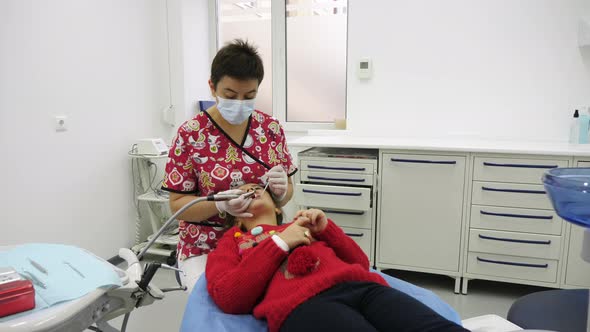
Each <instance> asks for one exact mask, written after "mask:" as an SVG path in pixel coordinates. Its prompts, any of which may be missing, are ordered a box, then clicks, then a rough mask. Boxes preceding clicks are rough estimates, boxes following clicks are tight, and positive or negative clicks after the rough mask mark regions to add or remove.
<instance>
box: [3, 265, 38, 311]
mask: <svg viewBox="0 0 590 332" xmlns="http://www.w3.org/2000/svg"><path fill="white" fill-rule="evenodd" d="M33 308H35V288H34V287H33V283H32V282H31V281H30V280H27V279H25V278H23V277H21V275H20V274H18V273H17V272H16V271H15V270H14V269H13V268H11V267H0V317H4V316H8V315H12V314H15V313H18V312H22V311H26V310H31V309H33Z"/></svg>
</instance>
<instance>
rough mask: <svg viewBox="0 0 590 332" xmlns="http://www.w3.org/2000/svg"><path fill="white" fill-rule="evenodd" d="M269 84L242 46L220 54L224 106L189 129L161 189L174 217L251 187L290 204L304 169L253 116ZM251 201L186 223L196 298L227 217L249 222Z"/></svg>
mask: <svg viewBox="0 0 590 332" xmlns="http://www.w3.org/2000/svg"><path fill="white" fill-rule="evenodd" d="M263 77H264V68H263V65H262V59H261V58H260V56H259V55H258V52H257V50H256V48H254V47H253V46H252V45H250V44H249V43H248V42H245V41H242V40H239V39H237V40H234V41H233V42H231V43H229V44H227V45H225V46H224V47H223V48H221V49H220V50H219V51H218V52H217V55H216V56H215V58H214V59H213V63H212V65H211V77H210V79H209V88H210V89H211V94H212V95H213V96H214V97H215V99H216V101H217V103H216V104H215V105H214V106H212V107H211V108H209V109H207V110H206V111H204V112H200V113H199V114H197V115H196V116H195V117H194V118H193V119H191V120H188V121H186V122H185V123H184V124H182V125H181V126H180V128H179V129H178V133H177V135H176V137H175V139H174V142H173V144H172V146H171V148H170V152H169V158H168V162H167V164H166V174H165V179H164V182H163V185H162V189H163V190H166V191H168V192H170V209H171V210H172V212H173V213H174V212H175V211H178V210H179V209H180V208H181V207H182V206H184V205H185V204H187V203H188V202H190V201H192V200H193V199H195V198H197V197H199V196H207V195H209V194H216V193H222V192H223V193H234V194H235V193H237V194H243V193H245V192H243V191H242V190H240V189H238V188H239V187H240V186H242V185H244V184H246V183H259V184H260V185H262V186H264V185H266V184H267V182H268V189H269V191H270V193H271V194H272V195H273V196H274V198H275V199H276V200H277V201H278V202H279V205H280V206H283V205H285V204H286V203H287V202H288V201H289V200H290V199H291V196H292V195H293V182H292V180H291V176H292V175H293V174H295V172H297V168H296V166H295V165H294V164H293V162H292V160H291V155H290V154H289V151H288V149H287V141H286V138H285V133H284V131H283V128H282V127H281V125H280V124H279V122H278V121H277V120H276V119H275V118H273V117H271V116H269V115H267V114H265V113H262V112H260V111H258V110H255V109H254V104H255V100H256V95H257V93H258V88H259V86H260V83H261V82H262V79H263ZM251 200H252V198H246V197H240V198H236V199H233V200H230V201H220V202H201V203H197V204H195V205H193V206H192V207H191V208H189V209H188V210H187V211H186V212H184V213H183V214H182V215H181V216H180V217H181V219H182V220H180V222H179V231H180V234H179V237H180V240H179V243H178V247H177V258H178V265H179V268H181V269H182V270H183V271H185V273H186V277H184V276H183V277H182V279H183V280H182V282H183V284H184V285H185V286H187V287H188V291H189V292H190V291H192V288H193V286H194V284H195V282H196V281H197V279H198V278H199V276H200V275H201V274H202V273H203V272H204V271H205V264H206V262H207V254H208V253H209V252H211V251H212V250H214V249H215V247H216V246H217V241H218V240H219V239H220V238H221V236H222V235H223V233H224V232H225V230H226V229H227V227H225V226H226V225H225V218H226V216H227V215H232V216H235V217H250V216H251V215H250V213H248V212H246V210H247V208H248V205H249V204H250V201H251Z"/></svg>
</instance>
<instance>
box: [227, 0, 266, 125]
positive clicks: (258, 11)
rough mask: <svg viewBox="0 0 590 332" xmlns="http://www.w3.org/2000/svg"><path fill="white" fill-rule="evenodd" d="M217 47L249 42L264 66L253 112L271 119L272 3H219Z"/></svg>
mask: <svg viewBox="0 0 590 332" xmlns="http://www.w3.org/2000/svg"><path fill="white" fill-rule="evenodd" d="M217 6H218V9H219V16H218V17H219V46H220V47H222V46H223V45H225V44H226V43H227V42H230V41H232V40H233V39H236V38H241V39H244V40H248V41H249V42H252V43H253V44H254V45H256V46H257V47H258V53H259V54H260V56H261V57H262V62H263V64H264V79H263V80H262V84H261V85H260V87H259V89H258V95H257V97H256V109H258V110H260V111H262V112H264V113H267V114H270V115H272V48H271V18H270V13H271V1H270V0H269V1H232V0H218V1H217Z"/></svg>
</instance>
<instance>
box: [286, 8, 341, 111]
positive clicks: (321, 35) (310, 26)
mask: <svg viewBox="0 0 590 332" xmlns="http://www.w3.org/2000/svg"><path fill="white" fill-rule="evenodd" d="M346 13H347V1H328V0H324V1H321V0H299V1H297V0H291V1H288V2H287V121H301V122H333V121H334V119H337V118H345V114H346V108H345V107H346V21H347V14H346Z"/></svg>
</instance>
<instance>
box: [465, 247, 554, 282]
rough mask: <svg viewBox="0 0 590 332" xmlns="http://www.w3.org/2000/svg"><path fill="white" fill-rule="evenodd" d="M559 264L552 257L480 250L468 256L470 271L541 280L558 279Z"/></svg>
mask: <svg viewBox="0 0 590 332" xmlns="http://www.w3.org/2000/svg"><path fill="white" fill-rule="evenodd" d="M557 264H558V261H556V260H550V259H537V258H523V257H515V256H508V255H491V254H482V253H479V252H469V254H468V256H467V272H468V273H474V274H483V275H489V276H496V277H503V278H514V279H521V280H535V281H541V282H556V281H557Z"/></svg>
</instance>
